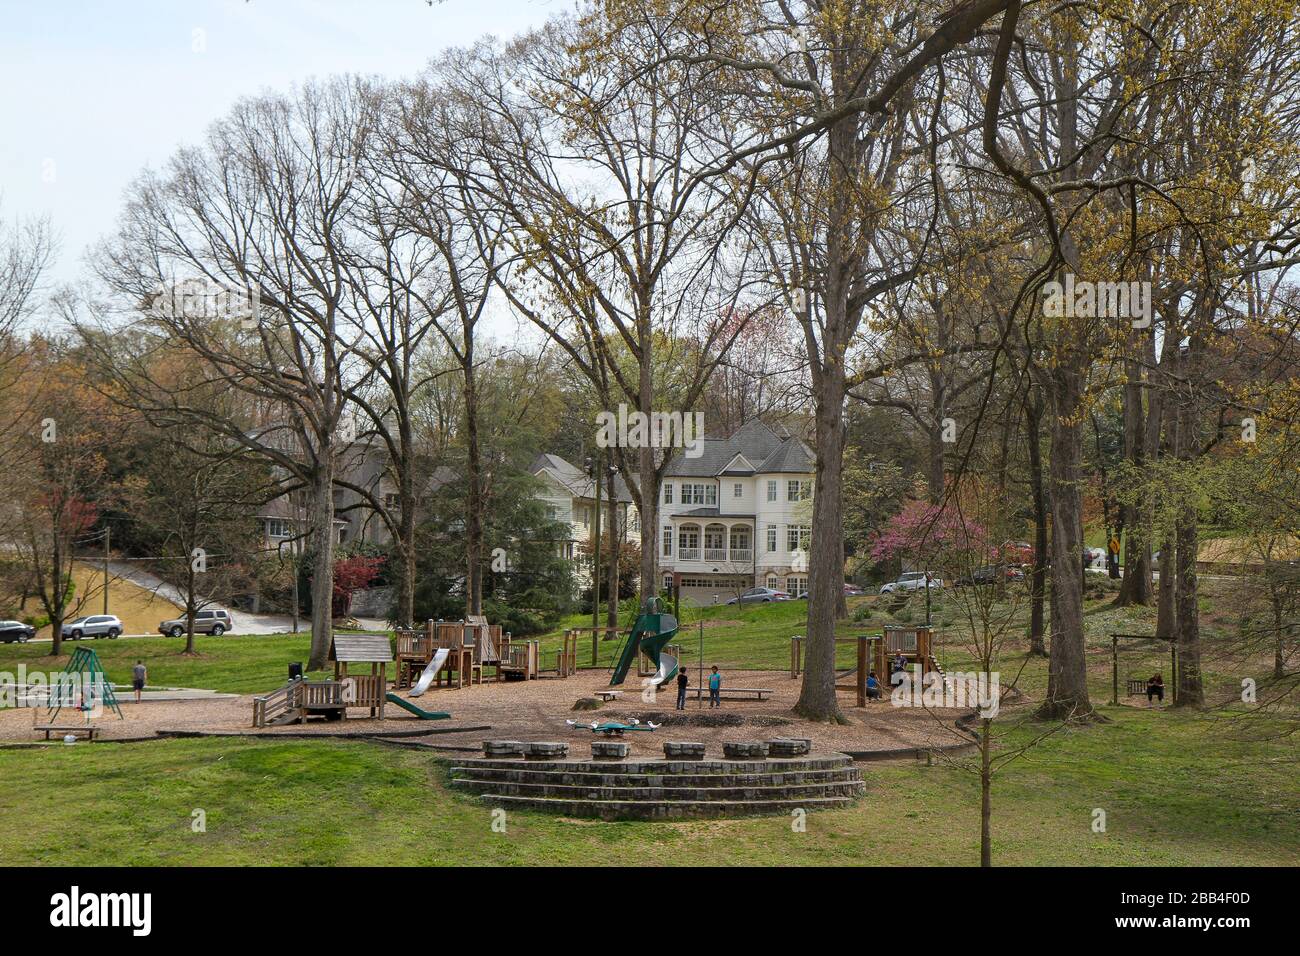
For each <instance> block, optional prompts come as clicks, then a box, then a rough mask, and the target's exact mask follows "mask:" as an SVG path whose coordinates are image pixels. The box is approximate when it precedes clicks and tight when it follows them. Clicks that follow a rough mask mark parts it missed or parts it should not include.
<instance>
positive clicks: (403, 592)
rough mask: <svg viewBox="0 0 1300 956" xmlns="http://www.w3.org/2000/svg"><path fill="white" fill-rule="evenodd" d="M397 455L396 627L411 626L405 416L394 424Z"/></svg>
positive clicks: (410, 483) (411, 525) (411, 498)
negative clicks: (398, 564) (397, 430)
mask: <svg viewBox="0 0 1300 956" xmlns="http://www.w3.org/2000/svg"><path fill="white" fill-rule="evenodd" d="M398 429H399V434H398V437H399V441H400V444H399V449H398V450H399V454H400V455H401V456H402V460H401V462H400V471H399V473H398V475H397V500H398V508H399V509H400V514H399V515H398V518H397V521H398V527H397V555H398V560H399V561H400V562H401V567H400V568H398V569H397V572H398V574H397V603H396V609H395V610H396V614H395V616H396V618H397V626H398V627H414V626H415V508H416V494H415V471H416V464H415V461H414V460H413V459H414V455H413V454H412V451H411V449H412V447H413V443H414V436H413V435H412V434H411V422H410V416H409V415H403V416H402V418H401V420H400V421H399V422H398Z"/></svg>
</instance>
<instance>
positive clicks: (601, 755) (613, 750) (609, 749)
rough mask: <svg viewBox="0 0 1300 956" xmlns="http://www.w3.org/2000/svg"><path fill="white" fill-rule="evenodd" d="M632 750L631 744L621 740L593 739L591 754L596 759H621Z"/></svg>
mask: <svg viewBox="0 0 1300 956" xmlns="http://www.w3.org/2000/svg"><path fill="white" fill-rule="evenodd" d="M631 752H632V745H631V744H626V743H623V741H621V740H593V741H592V742H591V755H592V757H594V758H595V759H597V760H622V759H623V758H624V757H626V756H627V755H628V754H630V753H631Z"/></svg>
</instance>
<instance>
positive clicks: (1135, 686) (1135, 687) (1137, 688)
mask: <svg viewBox="0 0 1300 956" xmlns="http://www.w3.org/2000/svg"><path fill="white" fill-rule="evenodd" d="M1125 686H1127V687H1128V691H1127V693H1128V696H1130V697H1141V696H1143V695H1144V694H1146V692H1147V682H1146V680H1145V679H1143V678H1140V677H1139V678H1137V679H1136V680H1134V679H1133V678H1131V677H1130V678H1129V679H1128V681H1127V682H1126V684H1125Z"/></svg>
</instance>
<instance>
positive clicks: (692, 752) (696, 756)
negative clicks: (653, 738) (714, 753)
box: [664, 740, 704, 760]
mask: <svg viewBox="0 0 1300 956" xmlns="http://www.w3.org/2000/svg"><path fill="white" fill-rule="evenodd" d="M664 756H665V757H667V758H668V759H669V760H703V759H704V744H702V743H698V742H696V741H689V740H669V741H665V743H664Z"/></svg>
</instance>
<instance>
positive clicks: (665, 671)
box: [609, 597, 677, 687]
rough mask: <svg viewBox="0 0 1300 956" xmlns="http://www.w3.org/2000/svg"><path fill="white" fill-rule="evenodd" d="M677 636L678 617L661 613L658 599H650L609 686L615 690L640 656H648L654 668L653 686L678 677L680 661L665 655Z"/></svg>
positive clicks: (624, 646)
mask: <svg viewBox="0 0 1300 956" xmlns="http://www.w3.org/2000/svg"><path fill="white" fill-rule="evenodd" d="M676 636H677V618H675V617H673V616H672V615H671V614H669V613H667V612H666V611H664V610H662V603H661V602H660V600H659V598H657V597H653V598H650V599H649V600H648V601H646V603H645V610H644V611H642V613H641V616H640V617H638V618H637V619H636V623H635V624H634V625H632V633H631V634H630V635H628V639H627V643H626V644H624V645H623V653H622V654H620V655H619V658H618V666H616V667H615V668H614V673H613V675H612V676H611V677H610V679H609V686H610V687H615V686H617V685H619V684H621V683H623V681H624V680H626V679H627V672H628V671H629V670H630V669H631V668H632V662H633V661H634V660H636V656H637V654H645V656H646V657H648V658H650V660H651V661H653V662H654V665H655V675H654V677H652V678H650V683H651V684H654V685H655V686H662V685H664V684H666V683H668V682H669V681H670V680H672V679H673V678H674V677H676V676H677V658H676V657H674V656H673V655H672V654H665V653H663V648H664V645H665V644H667V643H668V642H669V641H671V640H672V639H673V638H674V637H676Z"/></svg>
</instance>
